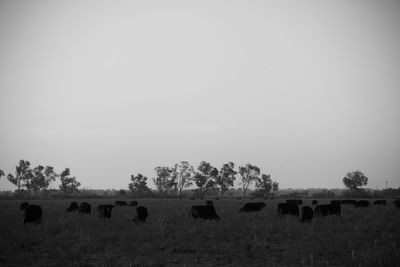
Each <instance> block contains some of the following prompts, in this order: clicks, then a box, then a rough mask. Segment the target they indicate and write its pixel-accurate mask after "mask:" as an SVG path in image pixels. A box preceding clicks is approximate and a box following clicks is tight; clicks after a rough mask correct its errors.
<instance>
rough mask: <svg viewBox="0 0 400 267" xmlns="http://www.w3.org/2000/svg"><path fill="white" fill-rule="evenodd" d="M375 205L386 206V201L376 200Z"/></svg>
mask: <svg viewBox="0 0 400 267" xmlns="http://www.w3.org/2000/svg"><path fill="white" fill-rule="evenodd" d="M374 205H384V206H386V200H384V199H380V200H375V201H374Z"/></svg>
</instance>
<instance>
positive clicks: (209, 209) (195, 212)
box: [189, 205, 219, 220]
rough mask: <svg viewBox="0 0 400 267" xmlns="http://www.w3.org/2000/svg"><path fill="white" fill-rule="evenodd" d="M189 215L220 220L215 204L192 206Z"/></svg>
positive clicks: (195, 217)
mask: <svg viewBox="0 0 400 267" xmlns="http://www.w3.org/2000/svg"><path fill="white" fill-rule="evenodd" d="M189 215H191V216H192V217H193V218H194V219H197V218H199V219H204V220H219V216H218V215H217V212H216V211H215V208H214V206H210V205H204V206H192V207H191V209H190V214H189Z"/></svg>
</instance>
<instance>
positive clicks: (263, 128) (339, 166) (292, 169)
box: [0, 0, 400, 190]
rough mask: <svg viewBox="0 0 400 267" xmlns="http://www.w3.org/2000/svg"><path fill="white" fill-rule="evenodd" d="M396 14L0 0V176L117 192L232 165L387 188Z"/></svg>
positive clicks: (398, 75)
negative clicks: (21, 173)
mask: <svg viewBox="0 0 400 267" xmlns="http://www.w3.org/2000/svg"><path fill="white" fill-rule="evenodd" d="M399 14H400V2H399V1H366V0H359V1H351V0H350V1H349V0H342V1H341V0H337V1H320V0H315V1H297V0H293V1H251V0H244V1H234V0H229V1H217V0H212V1H204V0H202V1H190V0H182V1H173V0H169V1H162V0H159V1H149V0H143V1H98V0H96V1H3V0H0V38H1V41H0V125H1V126H0V127H1V133H0V169H3V170H4V172H6V174H7V173H10V172H12V173H14V171H15V166H16V165H17V163H18V161H19V160H21V159H24V160H28V161H30V162H31V163H32V165H33V166H37V165H38V164H41V165H51V166H53V167H54V168H55V169H56V171H61V170H63V169H64V168H65V167H69V168H70V169H71V174H72V175H73V176H76V177H77V179H78V180H79V181H80V182H81V183H82V187H83V188H104V189H105V188H116V189H120V188H127V186H128V183H129V179H130V175H131V174H137V173H139V172H140V173H142V174H144V175H146V176H147V177H149V180H151V178H152V177H154V176H155V172H154V168H155V167H157V166H172V165H173V164H175V163H177V162H179V161H182V160H186V161H189V163H190V164H192V165H193V166H195V167H196V168H197V166H198V165H199V163H200V161H202V160H205V161H208V162H210V163H211V164H212V165H214V166H215V167H217V168H220V167H221V166H222V164H223V163H226V162H229V161H233V162H234V163H235V164H236V167H238V166H243V165H244V164H246V163H251V164H254V165H256V166H258V167H260V169H261V171H262V173H269V174H271V178H272V179H273V180H276V181H278V182H279V183H280V187H281V188H289V187H290V188H308V187H325V188H335V187H339V188H343V187H344V185H343V183H342V178H343V177H344V176H345V175H346V173H347V172H348V171H352V170H360V171H362V172H363V173H364V174H365V175H366V176H367V177H368V178H369V181H368V182H369V183H368V187H371V188H376V186H378V187H379V188H384V187H385V181H388V186H389V187H396V188H397V187H400V175H399V174H400V164H399V163H400V142H399V141H400V140H399V137H400V105H399V101H400V30H399V25H400V16H399ZM149 185H150V186H151V187H153V183H152V182H151V181H149ZM14 189H15V186H13V185H12V184H11V183H9V182H8V181H7V179H6V178H5V177H2V178H1V180H0V190H14Z"/></svg>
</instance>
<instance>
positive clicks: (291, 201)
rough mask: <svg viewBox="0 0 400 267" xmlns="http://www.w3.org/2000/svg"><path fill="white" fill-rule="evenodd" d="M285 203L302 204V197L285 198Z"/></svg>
mask: <svg viewBox="0 0 400 267" xmlns="http://www.w3.org/2000/svg"><path fill="white" fill-rule="evenodd" d="M286 203H288V204H297V205H303V200H302V199H286Z"/></svg>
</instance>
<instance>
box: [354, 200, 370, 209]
mask: <svg viewBox="0 0 400 267" xmlns="http://www.w3.org/2000/svg"><path fill="white" fill-rule="evenodd" d="M355 207H356V208H368V207H369V201H368V200H359V201H357V202H356V205H355Z"/></svg>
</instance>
